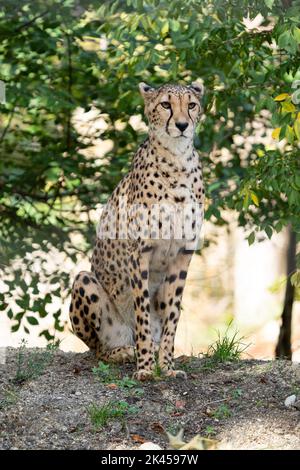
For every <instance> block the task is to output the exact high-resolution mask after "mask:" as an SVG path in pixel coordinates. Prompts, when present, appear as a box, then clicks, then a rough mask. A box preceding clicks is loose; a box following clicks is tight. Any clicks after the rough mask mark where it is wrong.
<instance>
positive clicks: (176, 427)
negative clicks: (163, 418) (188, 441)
mask: <svg viewBox="0 0 300 470" xmlns="http://www.w3.org/2000/svg"><path fill="white" fill-rule="evenodd" d="M180 429H182V425H181V424H180V423H171V424H169V425H168V427H167V428H166V432H169V433H170V434H172V435H173V436H177V434H178V433H179V431H180Z"/></svg>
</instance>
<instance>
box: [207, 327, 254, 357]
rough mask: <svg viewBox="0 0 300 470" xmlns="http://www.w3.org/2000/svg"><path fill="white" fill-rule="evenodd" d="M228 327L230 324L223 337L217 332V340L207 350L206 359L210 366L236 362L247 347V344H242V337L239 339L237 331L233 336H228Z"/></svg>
mask: <svg viewBox="0 0 300 470" xmlns="http://www.w3.org/2000/svg"><path fill="white" fill-rule="evenodd" d="M230 326H231V324H230V325H229V326H228V328H227V330H226V331H225V334H224V336H223V337H222V336H221V334H220V332H218V339H217V340H216V341H215V342H214V343H213V344H212V345H211V346H210V347H209V348H208V351H207V354H206V357H207V358H208V359H209V361H210V362H211V363H212V364H216V363H220V362H221V363H222V362H231V361H237V360H238V359H240V357H241V354H242V353H243V352H244V351H245V350H246V349H247V348H248V347H249V344H244V343H243V342H242V341H243V339H244V337H239V336H238V332H237V331H236V332H235V333H234V334H233V335H229V333H228V330H229V328H230Z"/></svg>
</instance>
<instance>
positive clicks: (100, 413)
mask: <svg viewBox="0 0 300 470" xmlns="http://www.w3.org/2000/svg"><path fill="white" fill-rule="evenodd" d="M136 412H137V408H136V407H135V406H130V405H129V404H128V403H127V402H126V401H113V400H111V401H109V402H108V403H107V404H106V405H103V406H98V405H97V404H95V403H92V404H91V405H90V407H89V408H88V414H89V416H90V419H91V422H92V424H93V426H94V428H95V429H99V428H102V427H104V426H106V425H107V423H108V422H109V421H110V420H112V419H119V420H121V421H122V422H123V423H124V420H125V417H126V415H127V414H128V413H136Z"/></svg>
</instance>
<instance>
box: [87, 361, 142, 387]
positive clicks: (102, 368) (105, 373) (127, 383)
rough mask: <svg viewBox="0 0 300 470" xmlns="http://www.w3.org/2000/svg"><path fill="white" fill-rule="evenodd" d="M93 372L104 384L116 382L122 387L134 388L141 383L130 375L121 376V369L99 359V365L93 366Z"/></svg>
mask: <svg viewBox="0 0 300 470" xmlns="http://www.w3.org/2000/svg"><path fill="white" fill-rule="evenodd" d="M92 372H93V374H94V376H95V377H96V378H97V379H99V380H101V382H102V383H104V384H108V383H115V384H116V385H118V387H120V388H121V389H133V388H135V387H137V386H139V383H138V382H137V381H136V380H134V379H132V378H131V377H129V376H128V375H125V376H124V377H121V372H120V369H119V368H118V367H117V366H116V365H113V364H105V363H104V362H102V361H99V363H98V366H97V367H93V369H92Z"/></svg>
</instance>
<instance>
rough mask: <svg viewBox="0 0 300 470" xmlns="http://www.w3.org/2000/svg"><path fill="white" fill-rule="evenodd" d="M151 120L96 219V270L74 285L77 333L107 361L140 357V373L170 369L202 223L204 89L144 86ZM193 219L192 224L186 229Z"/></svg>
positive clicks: (170, 373) (84, 273) (147, 374)
mask: <svg viewBox="0 0 300 470" xmlns="http://www.w3.org/2000/svg"><path fill="white" fill-rule="evenodd" d="M139 90H140V93H141V95H142V97H143V99H144V105H145V115H146V117H147V120H148V124H149V132H148V138H147V139H146V140H145V142H144V143H143V144H142V145H141V146H140V147H139V148H138V150H137V152H136V154H135V156H134V159H133V163H132V168H131V170H130V171H129V173H128V174H126V175H125V177H123V179H122V180H121V181H120V183H119V184H118V185H117V187H116V188H115V190H114V191H113V193H112V195H111V197H110V198H109V200H108V202H107V204H106V205H105V207H104V209H103V211H102V214H101V216H100V222H99V225H98V231H97V239H96V243H95V246H94V250H93V255H92V259H91V270H90V271H82V272H80V273H79V274H78V275H77V276H76V278H75V281H74V284H73V287H72V296H71V304H70V320H71V324H72V328H73V332H74V333H75V335H77V336H78V337H79V338H80V339H81V340H82V341H84V343H85V344H86V345H87V346H88V347H89V348H90V349H92V350H94V351H95V352H96V357H97V358H98V359H101V360H103V361H104V362H105V361H107V362H115V363H122V362H125V361H132V362H134V361H136V372H135V373H134V377H135V378H136V379H137V380H148V379H151V378H152V377H153V375H154V373H155V372H154V371H155V369H156V366H157V364H158V366H159V368H160V370H161V372H162V374H164V375H165V376H169V377H179V378H180V377H181V378H185V373H184V372H183V371H180V370H174V339H175V333H176V328H177V324H178V320H179V317H180V310H181V299H182V294H183V289H184V286H185V282H186V276H187V271H188V267H189V264H190V261H191V257H192V254H193V252H194V251H195V249H197V243H198V242H199V234H200V229H201V225H202V221H203V206H204V187H203V179H202V165H201V163H200V161H199V155H198V153H197V151H196V150H195V148H194V144H193V140H194V139H193V138H194V132H195V127H196V125H197V123H198V121H199V117H200V116H201V113H202V104H201V101H202V96H203V93H204V87H203V85H202V84H201V83H200V82H199V83H198V82H193V83H191V84H190V85H186V86H182V85H170V84H167V85H163V86H161V87H159V88H153V87H151V86H149V85H147V84H146V83H143V82H142V83H140V84H139ZM187 226H188V228H187Z"/></svg>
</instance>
